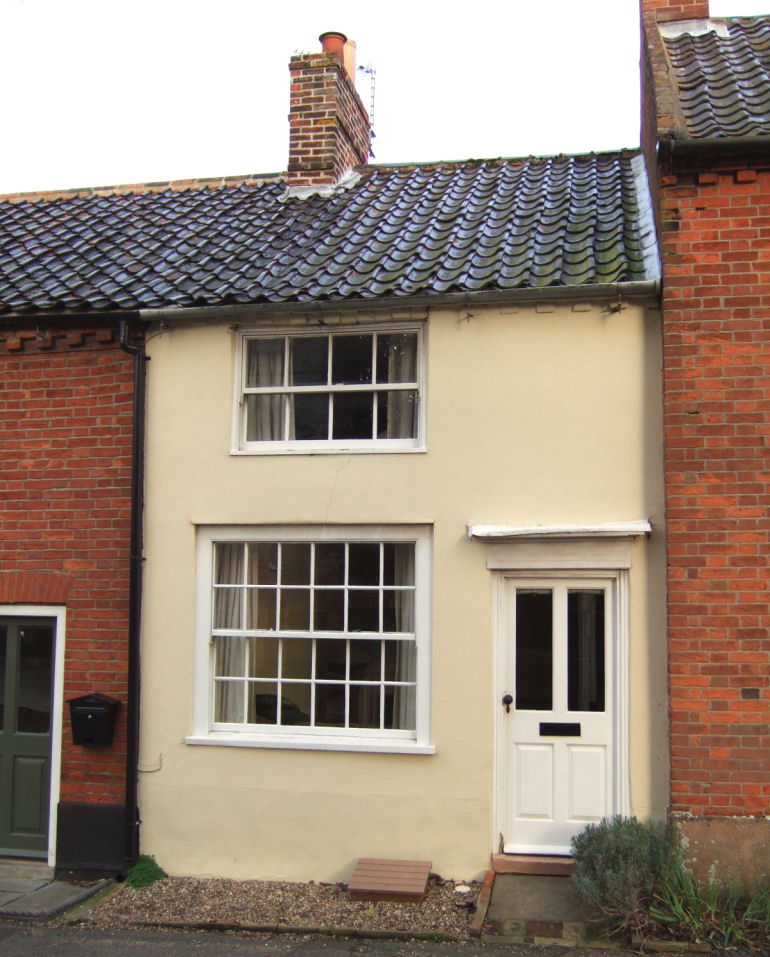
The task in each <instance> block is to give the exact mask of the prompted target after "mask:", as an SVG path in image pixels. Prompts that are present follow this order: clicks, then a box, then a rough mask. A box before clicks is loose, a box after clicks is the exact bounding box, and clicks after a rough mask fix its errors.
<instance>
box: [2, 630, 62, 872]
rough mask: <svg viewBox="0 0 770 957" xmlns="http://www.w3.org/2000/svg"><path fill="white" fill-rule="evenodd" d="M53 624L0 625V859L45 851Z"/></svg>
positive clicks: (49, 780)
mask: <svg viewBox="0 0 770 957" xmlns="http://www.w3.org/2000/svg"><path fill="white" fill-rule="evenodd" d="M55 636H56V622H55V619H43V618H34V619H26V618H24V619H22V618H16V619H14V618H3V619H0V853H5V854H24V855H25V856H30V857H44V856H45V855H46V853H47V850H48V814H49V796H50V787H51V770H50V769H51V713H52V700H53V689H52V677H53V656H54V643H55Z"/></svg>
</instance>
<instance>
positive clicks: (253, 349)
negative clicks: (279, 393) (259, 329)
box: [246, 338, 285, 389]
mask: <svg viewBox="0 0 770 957" xmlns="http://www.w3.org/2000/svg"><path fill="white" fill-rule="evenodd" d="M284 348H285V340H284V339H283V338H281V339H250V340H249V341H248V343H247V344H246V388H247V389H254V388H267V387H269V386H280V385H283V365H284V363H283V357H284Z"/></svg>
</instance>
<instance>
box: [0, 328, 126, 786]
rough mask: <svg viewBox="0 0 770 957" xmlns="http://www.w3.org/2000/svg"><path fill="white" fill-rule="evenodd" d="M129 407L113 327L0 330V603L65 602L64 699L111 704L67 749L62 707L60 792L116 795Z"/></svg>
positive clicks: (121, 749) (120, 773)
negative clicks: (82, 742) (90, 735)
mask: <svg viewBox="0 0 770 957" xmlns="http://www.w3.org/2000/svg"><path fill="white" fill-rule="evenodd" d="M132 411H133V364H132V358H131V356H129V355H126V354H125V353H123V352H122V351H121V350H120V348H119V346H118V344H117V342H116V339H115V333H114V330H113V329H94V328H82V329H72V328H70V329H67V330H65V329H61V328H56V329H51V330H42V331H41V330H40V329H37V330H32V331H30V330H28V329H25V330H22V331H21V332H7V331H2V330H0V435H2V443H3V468H2V470H0V503H2V504H1V505H0V603H7V602H10V603H16V604H66V608H67V626H66V632H67V633H66V660H65V680H64V699H65V702H66V701H67V700H69V699H70V698H73V697H76V696H78V695H81V694H85V693H86V692H90V691H99V692H102V693H104V694H108V695H112V696H114V697H116V698H118V699H120V701H121V702H122V704H123V709H122V711H121V713H120V717H119V721H118V727H117V731H116V739H115V743H114V744H113V745H112V746H111V747H109V748H98V749H86V748H82V747H75V746H73V744H72V735H71V729H70V724H69V710H68V708H66V707H65V712H64V723H63V740H62V771H61V800H62V801H78V802H98V803H112V804H120V803H122V802H123V801H124V799H125V762H126V735H125V726H126V725H125V706H126V695H127V651H128V649H127V636H128V581H129V542H130V519H131V435H132ZM0 610H2V611H3V612H5V613H8V614H13V604H10V605H6V607H4V608H2V609H0Z"/></svg>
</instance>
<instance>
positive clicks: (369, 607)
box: [348, 588, 380, 631]
mask: <svg viewBox="0 0 770 957" xmlns="http://www.w3.org/2000/svg"><path fill="white" fill-rule="evenodd" d="M379 630H380V593H379V592H378V591H376V590H375V589H373V588H372V589H368V588H367V589H363V590H361V591H349V592H348V631H379Z"/></svg>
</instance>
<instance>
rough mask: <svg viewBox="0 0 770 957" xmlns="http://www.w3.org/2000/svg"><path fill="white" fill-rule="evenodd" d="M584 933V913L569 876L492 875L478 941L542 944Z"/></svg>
mask: <svg viewBox="0 0 770 957" xmlns="http://www.w3.org/2000/svg"><path fill="white" fill-rule="evenodd" d="M586 935H587V926H586V915H585V912H584V911H583V909H582V908H581V907H580V904H579V903H578V900H577V897H576V896H575V892H574V890H573V889H572V884H571V882H570V879H569V877H551V876H543V875H539V874H538V875H535V874H498V875H497V876H496V877H495V882H494V884H493V886H492V898H491V900H490V903H489V909H488V911H487V915H486V920H485V922H484V926H483V930H482V935H481V936H482V940H490V941H493V940H494V941H500V942H502V941H508V942H510V943H525V942H526V943H537V944H546V943H554V942H567V941H569V942H577V941H581V940H584V939H585V937H586Z"/></svg>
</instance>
